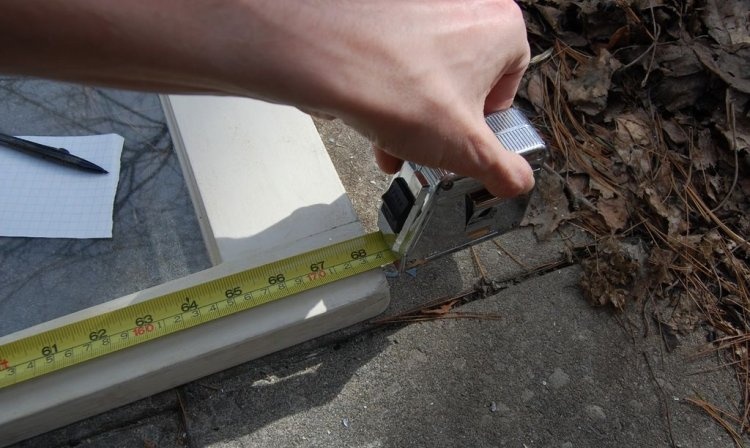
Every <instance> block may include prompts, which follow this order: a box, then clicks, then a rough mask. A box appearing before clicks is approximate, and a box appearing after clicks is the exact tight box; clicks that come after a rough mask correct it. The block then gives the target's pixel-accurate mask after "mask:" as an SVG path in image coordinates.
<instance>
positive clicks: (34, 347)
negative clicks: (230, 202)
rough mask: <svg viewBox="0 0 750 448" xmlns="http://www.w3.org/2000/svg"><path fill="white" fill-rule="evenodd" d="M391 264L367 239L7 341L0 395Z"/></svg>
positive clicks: (382, 246) (385, 250) (376, 240)
mask: <svg viewBox="0 0 750 448" xmlns="http://www.w3.org/2000/svg"><path fill="white" fill-rule="evenodd" d="M395 260H396V257H395V255H394V254H393V253H392V252H391V250H390V248H389V246H388V245H387V244H386V243H385V241H384V240H383V235H382V234H381V233H380V232H375V233H371V234H368V235H364V236H361V237H358V238H354V239H351V240H348V241H344V242H341V243H337V244H333V245H330V246H326V247H322V248H319V249H316V250H312V251H309V252H306V253H303V254H300V255H296V256H293V257H289V258H286V259H283V260H279V261H276V262H273V263H269V264H266V265H262V266H258V267H255V268H251V269H248V270H245V271H241V272H238V273H236V274H231V275H228V276H224V277H221V278H218V279H216V280H212V281H209V282H206V283H202V284H199V285H195V286H191V287H188V288H185V289H181V290H179V291H175V292H172V293H169V294H165V295H162V296H158V297H154V298H151V299H148V300H145V301H143V302H140V303H136V304H133V305H129V306H127V307H124V308H120V309H117V310H113V311H110V312H106V313H103V314H100V315H97V316H93V317H90V318H87V319H83V320H79V321H76V322H72V323H69V324H66V325H63V326H60V327H57V328H54V329H51V330H48V331H44V332H41V333H37V334H34V335H31V336H27V337H24V338H21V339H18V340H14V341H12V342H8V343H6V344H3V345H0V388H3V387H7V386H11V385H13V384H17V383H19V382H22V381H26V380H29V379H32V378H37V377H40V376H42V375H45V374H48V373H51V372H54V371H56V370H60V369H62V368H65V367H69V366H73V365H76V364H80V363H83V362H85V361H88V360H91V359H94V358H98V357H100V356H104V355H107V354H110V353H114V352H116V351H119V350H123V349H126V348H128V347H132V346H135V345H138V344H142V343H145V342H148V341H150V340H152V339H155V338H158V337H161V336H166V335H168V334H172V333H176V332H179V331H181V330H185V329H188V328H191V327H194V326H196V325H200V324H202V323H205V322H210V321H213V320H216V319H219V318H221V317H224V316H227V315H230V314H234V313H238V312H241V311H245V310H248V309H251V308H254V307H257V306H261V305H264V304H266V303H269V302H273V301H275V300H279V299H283V298H286V297H289V296H292V295H294V294H298V293H300V292H303V291H307V290H310V289H313V288H317V287H319V286H323V285H327V284H330V283H332V282H335V281H338V280H342V279H344V278H347V277H351V276H353V275H357V274H360V273H363V272H366V271H369V270H372V269H375V268H378V267H380V266H383V265H386V264H389V263H392V262H393V261H395Z"/></svg>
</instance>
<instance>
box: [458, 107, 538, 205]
mask: <svg viewBox="0 0 750 448" xmlns="http://www.w3.org/2000/svg"><path fill="white" fill-rule="evenodd" d="M482 124H483V125H484V129H482V134H481V138H480V140H479V141H478V142H477V143H476V147H475V148H474V151H475V152H476V153H477V158H476V160H478V161H479V162H478V163H475V164H474V165H473V166H469V167H467V173H465V175H468V176H471V177H474V178H475V179H477V180H478V181H480V182H481V183H482V184H483V185H484V186H485V188H487V190H488V191H489V192H490V193H492V194H493V195H495V196H497V197H501V198H512V197H515V196H519V195H521V194H524V193H528V192H529V191H531V189H532V188H534V173H533V171H532V170H531V166H529V164H528V162H526V159H524V158H523V157H522V156H520V155H518V154H516V153H514V152H512V151H508V150H507V149H505V148H503V146H502V144H500V141H499V140H498V139H497V137H496V136H495V134H494V133H493V132H492V130H490V128H489V127H488V126H486V124H485V123H484V122H482Z"/></svg>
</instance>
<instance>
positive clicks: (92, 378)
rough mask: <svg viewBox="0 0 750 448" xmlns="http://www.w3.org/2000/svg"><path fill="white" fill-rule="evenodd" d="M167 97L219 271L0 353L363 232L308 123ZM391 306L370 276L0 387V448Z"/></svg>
mask: <svg viewBox="0 0 750 448" xmlns="http://www.w3.org/2000/svg"><path fill="white" fill-rule="evenodd" d="M162 100H163V104H164V107H165V112H166V114H167V121H168V123H169V125H170V130H171V133H172V136H173V140H174V143H175V147H176V149H177V151H178V154H179V155H180V158H181V164H182V165H183V169H184V170H185V172H186V178H187V179H188V186H189V187H190V189H191V195H192V197H193V200H194V202H195V205H196V210H197V212H198V215H199V220H200V223H201V228H202V231H203V235H204V239H205V240H206V244H207V246H208V247H209V252H210V254H211V257H212V260H213V261H214V263H215V264H216V267H214V268H211V269H208V270H206V271H202V272H199V273H196V274H192V275H190V276H188V277H185V278H182V279H179V280H175V281H172V282H169V283H165V284H163V285H159V286H157V287H154V288H151V289H148V290H145V291H140V292H137V293H135V294H131V295H128V296H125V297H121V298H119V299H116V300H112V301H110V302H107V303H104V304H102V305H99V306H96V307H93V308H90V309H87V310H83V311H81V312H78V313H74V314H72V315H69V316H64V317H62V318H59V319H55V320H53V321H50V322H46V323H44V324H41V325H38V326H36V327H32V328H29V329H25V330H23V331H20V332H17V333H14V334H11V335H8V336H5V337H2V338H0V344H3V343H6V342H10V341H11V340H15V339H17V338H21V337H23V336H24V335H28V334H33V333H36V332H39V331H43V330H46V329H50V328H54V327H56V326H60V325H64V324H65V323H68V322H71V321H74V320H77V319H80V318H82V317H85V316H89V315H93V314H99V313H101V312H104V311H106V310H111V309H116V308H119V307H122V306H125V305H127V304H130V303H134V302H139V301H143V300H147V299H149V298H152V297H155V296H159V295H162V294H166V293H168V292H170V291H174V290H177V289H182V288H185V287H189V286H191V285H194V284H198V283H202V282H205V281H208V280H210V279H213V278H217V277H219V276H223V275H228V274H230V273H233V272H237V271H240V270H244V269H247V268H251V267H254V266H258V265H261V264H265V263H268V262H271V261H274V260H277V259H280V258H284V257H287V256H291V255H294V254H297V253H300V252H303V251H306V250H309V249H314V248H316V247H320V246H324V245H328V244H332V243H334V242H338V241H343V240H345V239H348V238H352V237H355V236H358V235H361V234H362V229H361V226H360V225H359V223H358V221H357V219H356V215H355V214H354V211H353V209H352V207H351V204H350V202H349V200H348V198H347V197H346V194H345V192H344V189H343V186H342V185H341V183H340V181H339V179H338V177H337V175H336V172H335V170H334V168H333V165H332V164H331V162H330V159H329V158H328V155H327V153H326V151H325V148H324V147H323V144H322V142H321V141H320V138H319V136H318V134H317V132H316V130H315V127H314V125H313V123H312V121H311V120H310V118H309V117H308V116H306V115H304V114H302V113H301V112H299V111H297V110H296V109H293V108H289V107H284V106H277V105H270V104H267V103H262V102H258V101H254V100H248V99H239V98H229V97H183V96H170V97H164V98H162ZM388 300H389V294H388V287H387V283H386V281H385V278H384V276H383V274H382V272H380V271H371V272H368V273H364V274H360V275H358V276H356V277H352V278H349V279H346V280H342V281H339V282H336V283H333V284H330V285H326V286H323V287H320V288H317V289H314V290H310V291H307V292H305V293H302V294H299V295H296V296H293V297H291V298H288V299H285V300H281V301H277V302H274V303H270V304H267V305H264V306H261V307H258V308H255V309H253V310H248V311H245V312H242V313H238V314H236V315H233V316H230V317H227V318H224V319H220V320H217V321H214V322H211V323H208V324H205V325H202V326H199V327H196V328H192V329H189V330H185V331H183V332H180V333H176V334H173V335H170V336H166V337H163V338H160V339H157V340H155V341H152V342H150V343H148V344H143V345H141V346H137V347H134V348H131V349H127V350H123V351H121V352H117V353H113V354H111V355H108V356H105V357H103V358H99V359H96V360H93V361H90V362H87V363H84V364H81V365H77V366H74V367H71V368H67V369H63V370H61V371H58V372H55V373H52V374H49V375H45V376H43V377H41V378H38V379H35V380H32V381H27V382H25V383H21V384H18V385H16V386H13V387H9V388H5V389H0V403H2V404H3V406H0V445H7V444H11V443H14V442H16V441H19V440H22V439H25V438H28V437H31V436H33V435H36V434H39V433H42V432H45V431H49V430H51V429H54V428H57V427H60V426H63V425H66V424H68V423H72V422H74V421H76V420H80V419H82V418H86V417H89V416H91V415H95V414H97V413H100V412H103V411H106V410H108V409H111V408H114V407H117V406H121V405H123V404H126V403H129V402H132V401H135V400H137V399H140V398H143V397H146V396H148V395H151V394H154V393H157V392H160V391H163V390H166V389H169V388H172V387H175V386H177V385H179V384H183V383H185V382H188V381H191V380H194V379H197V378H200V377H202V376H205V375H208V374H210V373H213V372H217V371H220V370H223V369H226V368H228V367H231V366H234V365H237V364H240V363H243V362H246V361H249V360H251V359H254V358H257V357H259V356H263V355H265V354H268V353H271V352H273V351H277V350H280V349H282V348H285V347H289V346H291V345H294V344H297V343H300V342H303V341H305V340H308V339H311V338H314V337H316V336H319V335H322V334H325V333H328V332H330V331H334V330H336V329H340V328H343V327H345V326H348V325H351V324H354V323H356V322H359V321H362V320H364V319H367V318H369V317H372V316H375V315H377V314H379V313H380V312H382V311H383V310H384V309H385V307H386V306H387V305H388ZM8 403H12V405H11V406H8V405H7V404H8Z"/></svg>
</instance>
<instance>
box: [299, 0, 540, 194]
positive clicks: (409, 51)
mask: <svg viewBox="0 0 750 448" xmlns="http://www.w3.org/2000/svg"><path fill="white" fill-rule="evenodd" d="M336 3H338V4H337V7H336V9H335V10H333V11H329V13H328V14H326V15H324V16H322V17H320V18H318V20H319V21H317V22H316V23H318V30H319V31H320V33H322V41H321V39H320V38H316V39H315V41H316V43H313V44H311V45H312V46H313V50H315V49H317V47H318V46H320V45H322V46H323V47H324V48H323V50H325V51H322V52H320V53H319V54H315V52H312V53H309V54H308V55H307V57H315V58H317V60H315V61H312V60H307V59H306V57H305V56H302V65H307V64H313V65H314V66H316V67H318V68H317V69H316V70H313V71H312V73H310V72H308V73H309V74H308V76H310V78H308V79H307V80H306V81H307V82H308V83H309V82H310V80H314V81H315V82H314V83H313V85H317V86H327V91H328V92H329V93H327V94H326V97H325V98H318V97H315V95H314V92H315V90H312V92H313V95H310V96H309V97H308V98H307V100H306V101H307V102H308V103H309V107H311V108H312V109H316V110H320V111H322V112H325V113H330V114H332V115H335V116H338V117H340V118H342V119H343V120H344V121H345V122H347V123H348V124H350V125H352V126H353V127H354V128H356V129H357V130H359V131H360V132H362V133H363V134H364V135H366V136H367V137H368V138H370V139H371V140H372V141H373V146H374V150H375V157H376V160H377V162H378V164H379V166H380V167H381V169H383V170H384V171H386V172H395V171H396V170H398V168H399V166H400V164H401V162H402V160H410V161H413V162H416V163H419V164H423V165H427V166H431V167H439V168H444V169H447V170H449V171H452V172H454V173H458V174H462V175H466V176H470V177H474V178H476V179H478V180H479V181H480V182H482V183H483V184H484V185H485V187H486V188H487V189H488V190H489V191H490V192H492V193H493V194H495V195H497V196H502V197H511V196H516V195H518V194H521V193H524V192H526V191H528V190H530V189H531V188H532V187H533V185H534V178H533V175H532V172H531V169H530V167H529V166H528V164H527V163H526V161H525V160H524V159H523V158H522V157H521V156H518V155H516V154H514V153H512V152H509V151H506V150H505V149H503V148H502V146H501V144H500V143H499V142H498V140H497V138H496V137H495V136H494V134H493V133H492V132H491V131H490V129H489V128H488V126H487V125H486V124H485V121H484V115H485V114H486V113H490V112H493V111H496V110H501V109H506V108H508V107H510V106H511V104H512V102H513V97H514V96H515V94H516V90H517V88H518V84H519V82H520V80H521V77H522V75H523V73H524V70H525V69H526V66H527V64H528V60H529V47H528V43H527V40H526V31H525V25H524V22H523V17H522V15H521V11H520V9H519V8H518V7H517V6H516V4H515V3H514V2H513V1H510V0H496V1H460V0H458V1H443V2H431V1H404V0H380V1H378V2H369V1H349V2H336ZM330 33H334V34H335V36H336V37H334V36H332V35H330ZM320 42H322V43H320ZM319 74H324V75H325V79H321V78H319ZM316 76H317V77H318V78H316ZM305 84H306V82H305V81H301V85H305Z"/></svg>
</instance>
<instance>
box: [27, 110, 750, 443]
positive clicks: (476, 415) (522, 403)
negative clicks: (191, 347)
mask: <svg viewBox="0 0 750 448" xmlns="http://www.w3.org/2000/svg"><path fill="white" fill-rule="evenodd" d="M318 125H319V128H320V130H321V135H322V137H323V140H324V142H325V143H326V145H327V147H328V148H329V153H330V154H331V157H332V159H333V160H334V163H335V164H336V166H337V169H338V170H339V173H340V175H341V178H342V181H343V182H344V184H345V186H346V188H347V191H348V192H349V193H350V196H351V197H352V202H353V203H354V205H355V208H356V209H357V210H358V212H359V213H360V216H361V218H362V220H363V222H364V223H365V225H366V227H368V229H369V230H372V229H373V226H374V213H373V211H374V209H375V207H376V204H377V197H378V195H379V192H380V191H381V190H382V187H383V186H384V185H385V182H386V176H384V175H382V174H381V173H379V172H377V169H376V168H375V165H374V164H373V163H372V158H371V156H370V154H369V146H368V144H367V142H366V141H364V139H362V138H361V137H359V136H357V135H356V134H354V133H353V132H352V131H351V130H349V129H348V128H346V127H345V126H343V125H342V124H341V123H340V122H332V123H318ZM569 231H570V230H566V231H565V232H569ZM565 232H563V233H561V234H559V235H558V236H556V237H553V238H552V239H550V240H549V241H542V242H538V241H537V240H536V238H535V237H534V236H533V234H532V233H531V231H530V229H521V230H519V231H517V232H513V233H511V234H507V235H505V236H503V237H501V238H500V239H498V240H497V243H498V244H499V245H498V244H495V242H486V243H483V244H481V245H480V246H478V247H477V248H476V250H475V251H474V254H472V253H471V251H468V250H467V251H463V252H460V253H457V254H455V255H453V256H451V257H447V258H444V259H442V260H439V261H437V262H435V263H433V264H430V265H428V266H426V267H424V268H422V269H420V270H419V271H418V272H417V274H416V276H415V277H412V276H409V275H404V276H400V277H397V278H390V279H389V281H390V284H391V293H392V303H391V306H390V308H389V309H388V310H387V311H386V313H385V314H384V315H383V316H381V318H383V317H388V316H396V315H399V314H400V313H402V312H404V311H405V310H410V309H413V308H419V307H421V306H423V305H424V304H426V303H428V302H430V301H433V300H436V299H439V298H450V297H452V296H455V295H457V294H458V293H460V292H462V291H474V293H473V295H471V296H470V298H471V299H472V300H471V301H469V302H468V303H465V304H463V305H461V306H459V307H457V308H455V309H453V310H452V311H450V313H453V314H451V315H449V316H440V317H448V318H443V319H432V320H423V321H419V322H409V323H400V324H377V323H373V322H364V323H361V324H358V325H355V326H353V327H350V328H347V329H344V330H342V331H339V332H336V333H333V334H330V335H327V336H324V337H321V338H318V339H315V340H312V341H309V342H307V343H305V344H302V345H299V346H296V347H292V348H290V349H287V350H284V351H281V352H277V353H275V354H273V355H270V356H267V357H264V358H262V359H259V360H256V361H252V362H249V363H246V364H244V365H241V366H238V367H235V368H232V369H229V370H226V371H224V372H221V373H218V374H215V375H212V376H209V377H206V378H203V379H201V380H199V381H196V382H193V383H190V384H187V385H185V386H183V387H180V388H178V389H175V390H171V391H167V392H164V393H161V394H158V395H155V396H153V397H150V398H148V399H145V400H141V401H139V402H136V403H133V404H131V405H128V406H125V407H122V408H120V409H116V410H113V411H110V412H107V413H105V414H102V415H99V416H97V417H94V418H91V419H88V420H86V421H83V422H79V423H76V424H73V425H70V426H69V427H66V428H62V429H60V430H57V431H53V432H51V433H48V434H45V435H42V436H39V437H36V438H34V439H32V440H29V441H26V442H23V443H21V444H19V446H22V447H39V446H78V447H148V448H150V447H184V446H188V447H208V446H210V447H372V448H375V447H504V446H507V447H519V448H525V447H528V448H532V447H560V448H573V447H587V448H588V447H662V446H680V447H728V446H732V440H731V438H730V437H729V436H728V435H727V433H726V432H725V431H724V430H723V429H722V428H721V427H720V426H719V425H718V424H716V423H715V422H714V421H713V420H711V418H710V417H708V416H707V415H706V414H705V413H704V412H703V411H702V410H700V409H698V408H697V407H696V406H694V405H692V404H690V402H689V401H688V400H689V399H690V398H702V399H705V400H707V401H710V402H712V403H714V404H716V405H717V406H719V407H722V408H724V409H728V410H729V409H735V408H736V407H737V406H739V403H738V399H739V396H740V395H739V390H738V385H737V382H736V379H735V377H734V373H733V371H731V370H727V369H724V370H721V369H718V370H717V369H716V367H717V365H718V363H719V360H718V358H717V356H715V355H714V356H701V357H695V356H694V355H695V354H696V353H697V352H698V351H699V350H700V349H701V348H702V347H703V346H704V343H705V342H704V341H705V336H704V335H703V334H701V333H700V332H697V333H694V334H692V335H688V336H684V337H680V338H679V339H678V340H677V341H672V342H675V345H676V346H675V347H672V345H671V344H670V348H671V351H670V350H667V346H666V345H665V344H664V342H663V340H662V337H660V335H659V334H658V330H656V329H655V327H654V326H653V325H649V324H648V320H647V319H643V318H642V316H641V315H640V314H639V313H638V311H637V310H638V307H637V306H633V307H631V308H632V310H633V311H632V312H630V313H626V314H624V315H615V314H613V313H611V312H609V311H607V310H601V309H594V308H592V307H591V306H589V305H588V303H587V302H586V301H585V300H584V299H583V296H582V294H581V292H580V290H579V289H578V286H577V283H578V280H579V278H580V275H581V270H580V268H579V267H578V266H577V265H575V264H572V263H570V262H567V261H566V258H567V257H566V253H567V248H568V247H569V245H570V244H571V240H570V239H568V238H565V237H563V236H564V235H567V234H566V233H565ZM560 235H563V236H560ZM508 254H510V255H508ZM482 271H484V275H485V281H484V282H483V283H482V282H481V278H482V274H483V272H482ZM529 272H535V273H534V274H529ZM477 285H479V286H477ZM456 313H464V314H463V315H457V314H456ZM467 313H470V314H471V315H472V316H473V317H472V318H466V314H467ZM646 332H648V335H647V336H644V333H646Z"/></svg>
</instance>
